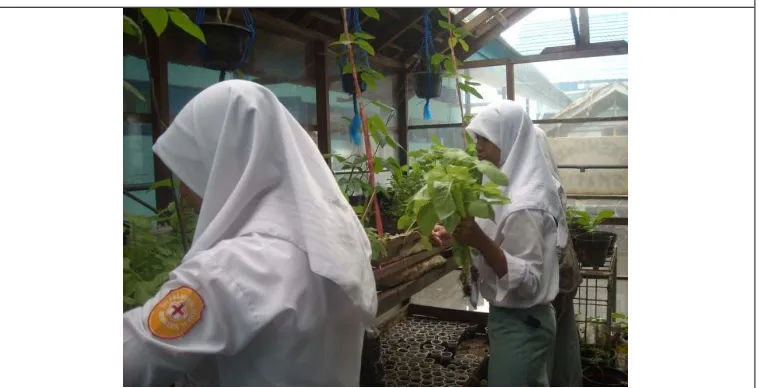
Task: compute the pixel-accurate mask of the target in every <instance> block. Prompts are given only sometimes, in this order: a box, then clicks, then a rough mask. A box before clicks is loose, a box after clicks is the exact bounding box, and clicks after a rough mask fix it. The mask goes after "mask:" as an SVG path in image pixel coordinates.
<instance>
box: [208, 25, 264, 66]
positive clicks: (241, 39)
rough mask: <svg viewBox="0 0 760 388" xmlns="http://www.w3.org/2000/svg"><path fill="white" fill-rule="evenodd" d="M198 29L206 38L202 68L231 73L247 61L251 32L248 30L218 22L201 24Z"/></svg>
mask: <svg viewBox="0 0 760 388" xmlns="http://www.w3.org/2000/svg"><path fill="white" fill-rule="evenodd" d="M200 27H201V30H203V35H205V37H206V54H205V55H204V56H203V66H204V67H206V68H208V69H212V70H219V71H231V70H235V69H237V67H238V64H240V63H242V62H245V61H246V60H247V59H248V55H249V54H250V52H251V50H250V49H249V45H250V42H249V39H250V38H251V31H250V30H249V29H248V28H246V27H243V26H239V25H236V24H230V23H219V22H207V23H201V25H200Z"/></svg>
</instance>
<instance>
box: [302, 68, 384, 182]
mask: <svg viewBox="0 0 760 388" xmlns="http://www.w3.org/2000/svg"><path fill="white" fill-rule="evenodd" d="M331 78H332V79H335V81H333V82H331V83H330V94H329V95H330V132H331V133H330V147H331V151H330V152H331V153H334V154H338V155H342V156H349V155H351V154H352V153H360V154H364V143H361V144H360V145H358V146H356V145H354V144H353V143H351V141H350V139H349V135H348V132H349V127H350V125H351V119H352V118H353V117H354V104H353V98H352V96H351V95H350V94H348V93H346V92H344V91H343V88H342V86H341V81H340V78H339V77H338V74H337V70H336V71H335V73H334V76H333V77H331ZM397 78H398V77H397V76H396V75H395V74H391V75H385V78H383V79H381V80H379V81H378V82H377V84H376V86H375V87H374V88H370V89H368V90H367V91H366V92H364V93H362V97H363V101H364V102H365V108H364V112H365V114H366V116H367V117H371V116H373V115H378V116H379V117H380V118H381V119H382V120H383V122H384V123H386V126H387V128H388V134H389V135H390V136H391V137H392V138H393V139H394V140H396V141H398V131H397V128H398V124H397V123H398V121H397V120H398V118H397V116H396V112H395V109H393V107H394V105H395V102H394V100H395V98H394V96H393V90H394V84H395V83H396V80H397ZM373 100H376V101H379V102H380V103H382V104H385V105H386V106H387V107H390V108H391V110H390V111H389V110H387V109H385V107H380V106H378V105H376V104H372V103H371V101H373ZM314 124H315V125H316V122H315V123H314ZM372 145H373V151H374V150H376V149H377V150H378V151H377V152H376V153H375V155H377V156H382V157H388V156H394V157H398V154H397V152H395V150H394V149H393V148H392V147H390V146H385V147H383V148H380V149H378V148H377V144H375V142H374V141H372ZM332 166H333V170H335V171H339V170H340V169H341V168H342V166H341V165H340V163H338V161H337V160H335V159H333V160H332Z"/></svg>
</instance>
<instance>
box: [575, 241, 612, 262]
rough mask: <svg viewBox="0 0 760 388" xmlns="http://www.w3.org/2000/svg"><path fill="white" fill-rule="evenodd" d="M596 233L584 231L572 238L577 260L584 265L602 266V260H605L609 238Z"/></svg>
mask: <svg viewBox="0 0 760 388" xmlns="http://www.w3.org/2000/svg"><path fill="white" fill-rule="evenodd" d="M598 233H599V232H590V233H584V234H581V235H578V236H575V237H574V238H573V244H574V246H575V249H576V253H578V260H579V261H580V262H581V265H582V266H584V267H594V268H599V267H604V262H605V261H606V260H607V250H608V249H609V247H610V238H609V237H608V236H606V235H600V234H598Z"/></svg>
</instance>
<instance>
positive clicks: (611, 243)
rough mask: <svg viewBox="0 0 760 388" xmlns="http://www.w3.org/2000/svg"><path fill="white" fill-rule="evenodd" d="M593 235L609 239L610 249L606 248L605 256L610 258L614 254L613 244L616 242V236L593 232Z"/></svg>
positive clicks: (610, 233) (609, 233)
mask: <svg viewBox="0 0 760 388" xmlns="http://www.w3.org/2000/svg"><path fill="white" fill-rule="evenodd" d="M594 234H596V235H599V236H607V238H609V239H610V247H609V248H607V256H608V257H609V256H612V254H613V253H615V243H616V242H617V234H615V233H612V232H594Z"/></svg>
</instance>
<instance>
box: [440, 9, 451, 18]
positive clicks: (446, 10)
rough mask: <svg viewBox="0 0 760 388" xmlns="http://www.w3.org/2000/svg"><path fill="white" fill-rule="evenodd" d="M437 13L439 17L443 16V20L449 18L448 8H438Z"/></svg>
mask: <svg viewBox="0 0 760 388" xmlns="http://www.w3.org/2000/svg"><path fill="white" fill-rule="evenodd" d="M438 12H440V13H441V16H443V18H444V19H448V18H449V9H448V8H438Z"/></svg>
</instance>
